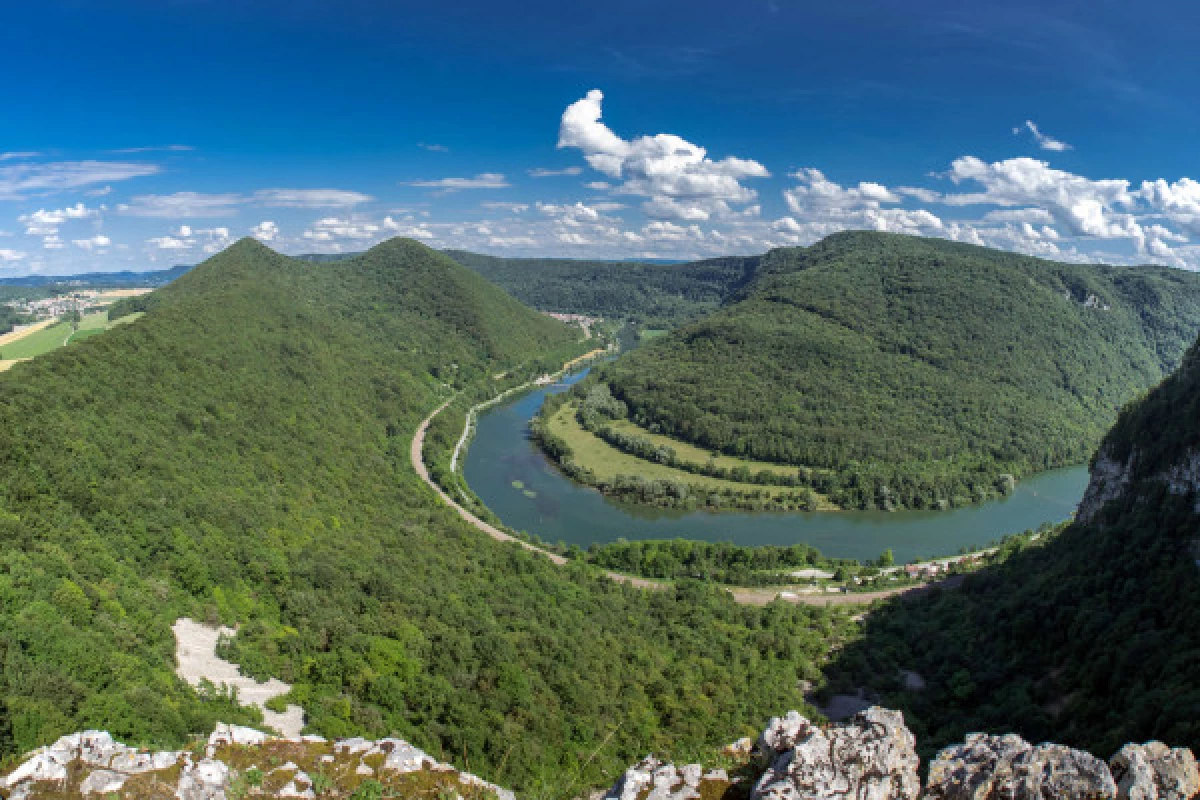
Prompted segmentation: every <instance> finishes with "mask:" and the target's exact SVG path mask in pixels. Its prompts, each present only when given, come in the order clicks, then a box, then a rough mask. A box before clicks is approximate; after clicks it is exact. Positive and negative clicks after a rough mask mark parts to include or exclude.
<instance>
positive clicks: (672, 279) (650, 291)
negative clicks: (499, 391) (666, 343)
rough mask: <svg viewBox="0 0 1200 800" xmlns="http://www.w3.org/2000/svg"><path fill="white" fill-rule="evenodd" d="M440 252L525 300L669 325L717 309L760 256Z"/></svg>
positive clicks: (577, 311)
mask: <svg viewBox="0 0 1200 800" xmlns="http://www.w3.org/2000/svg"><path fill="white" fill-rule="evenodd" d="M446 254H447V255H448V256H450V257H451V258H453V259H454V260H455V261H458V262H459V263H460V264H462V265H463V266H466V267H469V268H471V269H473V270H475V271H476V272H478V273H479V274H480V275H482V276H483V277H485V278H487V279H488V280H490V281H491V282H492V283H495V284H496V285H497V286H500V287H501V288H503V289H505V290H506V291H508V292H510V293H511V294H512V295H513V296H514V297H516V298H517V299H518V300H520V301H521V302H523V303H525V304H526V305H530V306H533V307H534V308H538V309H541V310H543V311H560V312H564V313H570V314H587V315H591V316H597V317H606V318H616V319H622V320H626V321H630V322H636V323H639V324H642V325H644V326H646V327H651V328H655V327H660V328H671V327H675V326H676V325H679V324H681V323H683V322H686V321H688V320H692V319H696V318H697V317H700V316H702V315H703V314H706V313H708V312H710V311H713V310H715V309H716V308H717V307H718V306H719V305H720V304H721V303H723V302H725V300H726V299H727V298H729V297H730V296H731V295H732V294H733V293H735V292H736V291H737V290H738V289H740V288H741V287H742V286H744V285H745V284H746V283H747V282H748V281H750V280H751V279H752V278H753V276H754V273H755V270H756V269H757V267H758V262H759V257H758V256H745V257H743V256H729V257H726V258H713V259H708V260H706V261H693V262H689V263H684V264H661V263H645V262H636V261H575V260H572V259H565V258H564V259H554V258H497V257H495V256H485V255H479V254H478V253H469V252H466V251H464V250H447V251H446Z"/></svg>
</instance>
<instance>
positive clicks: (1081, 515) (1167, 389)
mask: <svg viewBox="0 0 1200 800" xmlns="http://www.w3.org/2000/svg"><path fill="white" fill-rule="evenodd" d="M1198 419H1200V344H1197V345H1193V347H1192V348H1191V349H1190V350H1189V351H1188V352H1187V354H1186V355H1185V356H1184V358H1183V362H1182V363H1181V364H1180V366H1179V369H1178V370H1177V371H1176V372H1174V373H1173V374H1172V375H1170V376H1169V377H1168V378H1167V379H1166V380H1164V381H1163V382H1162V383H1161V384H1159V385H1158V386H1157V387H1155V388H1154V389H1153V390H1151V391H1150V392H1149V393H1148V394H1147V395H1146V396H1145V397H1143V398H1142V399H1140V400H1138V401H1137V402H1135V403H1132V404H1130V405H1129V407H1127V408H1126V409H1125V410H1124V411H1122V412H1121V415H1120V417H1119V418H1118V419H1117V422H1116V424H1115V425H1114V426H1113V428H1112V430H1111V431H1109V433H1108V435H1107V436H1105V438H1104V441H1103V442H1102V443H1101V445H1100V448H1099V450H1098V451H1097V453H1096V457H1095V459H1093V462H1092V469H1091V475H1092V477H1091V482H1090V483H1089V484H1088V488H1087V492H1086V493H1085V494H1084V497H1083V500H1082V501H1081V502H1080V504H1079V511H1078V513H1077V518H1078V519H1079V520H1080V521H1081V522H1084V523H1092V522H1095V521H1097V520H1098V518H1099V514H1100V512H1101V510H1102V509H1103V508H1104V506H1105V505H1106V504H1107V503H1109V502H1111V501H1114V500H1119V499H1124V500H1126V501H1132V502H1133V503H1138V502H1140V501H1148V500H1152V499H1153V497H1154V495H1155V494H1156V493H1157V492H1158V491H1159V490H1162V489H1165V490H1166V491H1167V492H1168V493H1170V494H1171V495H1175V496H1177V497H1191V498H1200V427H1198V426H1197V424H1196V422H1197V420H1198ZM1193 509H1194V510H1196V511H1197V512H1200V503H1197V502H1193Z"/></svg>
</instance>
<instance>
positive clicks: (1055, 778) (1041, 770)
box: [925, 733, 1117, 800]
mask: <svg viewBox="0 0 1200 800" xmlns="http://www.w3.org/2000/svg"><path fill="white" fill-rule="evenodd" d="M1116 796H1117V785H1116V783H1115V782H1114V781H1113V777H1112V774H1111V773H1110V772H1109V770H1108V765H1106V764H1105V763H1104V762H1103V761H1101V760H1100V759H1098V758H1096V757H1095V756H1093V755H1091V754H1090V753H1085V752H1083V751H1082V750H1072V749H1071V748H1069V747H1063V746H1062V745H1057V744H1042V745H1038V746H1037V747H1034V746H1033V745H1031V744H1029V742H1027V741H1025V740H1024V739H1022V738H1021V737H1020V736H1017V735H1015V734H1011V733H1010V734H1007V735H1004V736H989V735H987V734H982V733H973V734H970V735H969V736H967V740H966V742H964V743H963V744H958V745H954V746H952V747H947V748H945V749H944V750H942V751H941V752H940V753H938V754H937V757H936V758H935V759H934V760H933V763H932V764H930V765H929V784H928V786H927V787H926V789H925V797H926V798H929V800H1102V799H1103V800H1112V799H1113V798H1115V797H1116Z"/></svg>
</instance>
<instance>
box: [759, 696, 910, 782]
mask: <svg viewBox="0 0 1200 800" xmlns="http://www.w3.org/2000/svg"><path fill="white" fill-rule="evenodd" d="M759 752H760V753H761V754H763V756H764V757H765V758H766V759H769V761H770V764H769V765H768V766H767V770H766V772H765V773H763V776H762V777H761V778H760V779H759V781H758V783H757V784H756V785H755V787H754V791H753V793H752V794H751V798H752V800H792V798H802V797H803V798H839V797H847V798H856V799H861V800H916V798H917V796H918V794H920V791H921V781H920V779H919V777H918V776H917V765H918V763H919V761H918V759H917V751H916V740H915V739H914V738H913V735H912V734H911V733H910V732H909V730H908V728H906V727H904V715H903V714H901V713H900V712H899V711H887V710H885V709H882V708H869V709H867V710H866V711H863V712H861V713H859V714H857V715H855V717H854V718H853V719H852V720H851V721H850V722H849V723H846V724H840V725H831V726H829V727H828V728H822V727H820V726H817V725H814V724H813V723H811V722H809V721H808V720H807V719H805V718H804V717H802V716H800V715H799V714H798V713H796V712H795V711H793V712H791V713H790V714H788V715H787V716H786V717H783V718H775V719H772V720H771V721H770V723H769V724H768V725H767V729H766V730H765V731H763V735H762V737H761V739H760V740H759Z"/></svg>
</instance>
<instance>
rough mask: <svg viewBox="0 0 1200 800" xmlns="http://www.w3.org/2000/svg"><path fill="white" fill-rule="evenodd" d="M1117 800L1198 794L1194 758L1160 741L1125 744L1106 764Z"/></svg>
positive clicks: (1177, 799)
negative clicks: (1111, 777) (1113, 779)
mask: <svg viewBox="0 0 1200 800" xmlns="http://www.w3.org/2000/svg"><path fill="white" fill-rule="evenodd" d="M1108 765H1109V767H1110V768H1111V769H1112V774H1113V778H1115V779H1116V781H1117V798H1118V800H1188V799H1189V798H1191V797H1194V796H1195V795H1196V794H1197V793H1200V770H1198V769H1197V767H1196V757H1195V756H1194V755H1192V751H1191V750H1188V749H1186V748H1183V747H1176V748H1174V749H1172V748H1170V747H1167V746H1166V745H1165V744H1163V743H1162V742H1147V743H1146V744H1127V745H1125V746H1124V747H1122V748H1121V749H1120V750H1118V751H1117V754H1116V755H1115V756H1113V757H1112V758H1111V759H1110V760H1109V762H1108Z"/></svg>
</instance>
